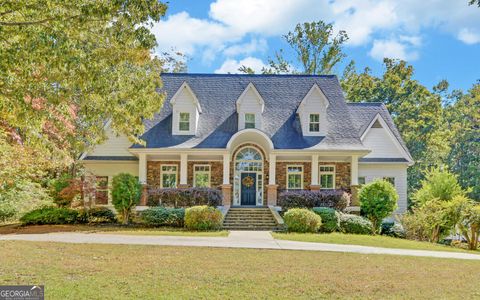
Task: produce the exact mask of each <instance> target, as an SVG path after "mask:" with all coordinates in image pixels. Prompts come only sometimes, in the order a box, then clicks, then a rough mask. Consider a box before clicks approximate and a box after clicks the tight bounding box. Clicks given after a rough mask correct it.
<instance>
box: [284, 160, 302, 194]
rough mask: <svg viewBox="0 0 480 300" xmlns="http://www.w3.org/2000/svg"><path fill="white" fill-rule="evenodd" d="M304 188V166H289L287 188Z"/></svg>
mask: <svg viewBox="0 0 480 300" xmlns="http://www.w3.org/2000/svg"><path fill="white" fill-rule="evenodd" d="M301 189H303V166H287V190H301Z"/></svg>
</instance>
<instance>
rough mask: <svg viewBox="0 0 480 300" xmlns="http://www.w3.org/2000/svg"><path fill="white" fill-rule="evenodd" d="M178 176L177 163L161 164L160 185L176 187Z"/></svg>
mask: <svg viewBox="0 0 480 300" xmlns="http://www.w3.org/2000/svg"><path fill="white" fill-rule="evenodd" d="M177 176H178V166H177V165H161V166H160V187H161V188H176V187H177Z"/></svg>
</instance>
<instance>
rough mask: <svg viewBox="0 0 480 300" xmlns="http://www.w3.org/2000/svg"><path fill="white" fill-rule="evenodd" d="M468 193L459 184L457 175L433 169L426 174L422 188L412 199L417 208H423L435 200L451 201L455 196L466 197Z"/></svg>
mask: <svg viewBox="0 0 480 300" xmlns="http://www.w3.org/2000/svg"><path fill="white" fill-rule="evenodd" d="M466 192H468V191H464V190H463V189H462V187H461V186H460V184H459V183H458V180H457V175H455V174H453V173H450V172H449V171H441V170H440V169H438V168H433V169H431V170H429V171H427V172H426V173H425V179H424V180H422V187H421V188H420V189H419V190H417V191H416V192H415V193H414V194H413V197H412V199H413V201H414V203H415V204H416V205H417V206H421V205H423V204H424V203H426V202H427V201H430V200H433V199H438V200H442V201H449V200H452V199H453V198H454V197H455V196H465V194H466Z"/></svg>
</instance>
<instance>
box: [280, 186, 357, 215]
mask: <svg viewBox="0 0 480 300" xmlns="http://www.w3.org/2000/svg"><path fill="white" fill-rule="evenodd" d="M349 203H350V195H349V194H348V193H346V192H345V191H342V190H321V191H305V190H301V191H284V192H281V193H280V195H279V197H278V204H279V205H280V206H281V207H282V209H284V210H288V209H290V208H310V209H311V208H314V207H329V208H334V209H337V210H344V209H345V208H346V207H347V206H348V204H349Z"/></svg>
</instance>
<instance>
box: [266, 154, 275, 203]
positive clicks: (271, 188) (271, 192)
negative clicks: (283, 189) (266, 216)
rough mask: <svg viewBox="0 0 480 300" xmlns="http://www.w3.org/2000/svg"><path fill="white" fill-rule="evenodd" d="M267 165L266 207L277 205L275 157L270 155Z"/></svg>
mask: <svg viewBox="0 0 480 300" xmlns="http://www.w3.org/2000/svg"><path fill="white" fill-rule="evenodd" d="M269 158H270V159H269V165H268V186H267V205H277V188H278V184H276V176H277V175H276V170H277V155H276V154H270V157H269Z"/></svg>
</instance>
